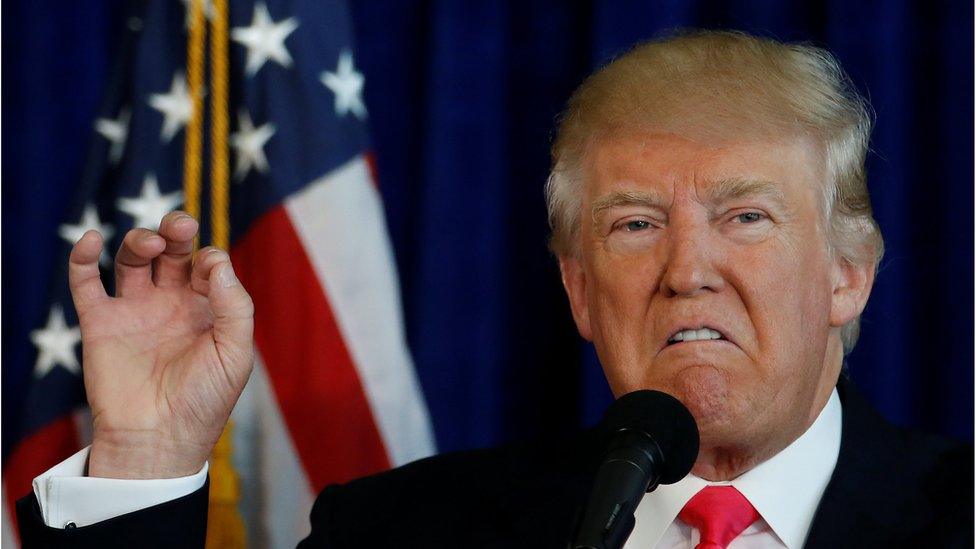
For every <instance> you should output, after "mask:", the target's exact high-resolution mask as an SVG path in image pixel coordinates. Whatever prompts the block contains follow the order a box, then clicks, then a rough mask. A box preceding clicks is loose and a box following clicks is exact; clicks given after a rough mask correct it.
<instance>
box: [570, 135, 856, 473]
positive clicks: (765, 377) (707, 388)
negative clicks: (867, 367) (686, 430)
mask: <svg viewBox="0 0 976 549" xmlns="http://www.w3.org/2000/svg"><path fill="white" fill-rule="evenodd" d="M585 175H586V181H587V185H586V188H585V190H584V196H583V200H582V210H581V221H580V255H579V258H569V257H567V258H563V259H562V260H561V266H562V269H563V280H564V283H565V285H566V289H567V292H568V293H569V296H570V301H571V304H572V307H573V314H574V317H575V319H576V322H577V326H578V327H579V329H580V333H581V334H582V335H583V336H584V337H585V338H587V339H590V340H592V341H593V342H594V344H595V346H596V349H597V352H598V354H599V356H600V360H601V362H602V363H603V367H604V370H605V372H606V376H607V379H608V380H609V382H610V386H611V389H612V390H613V392H614V394H616V395H617V396H619V395H621V394H624V393H627V392H630V391H634V390H637V389H657V390H662V391H665V392H667V393H670V394H673V395H675V396H676V397H678V398H679V399H680V400H681V401H682V402H684V403H685V405H686V406H688V407H689V409H690V410H691V412H692V414H693V415H694V416H695V418H696V420H697V422H698V424H699V429H700V431H701V435H702V450H703V452H707V451H709V448H711V449H712V450H714V451H725V452H729V453H736V452H742V451H745V452H759V453H760V454H762V453H769V452H775V451H778V450H779V449H782V448H783V447H785V446H786V445H787V444H789V442H791V441H792V440H794V439H795V438H796V437H798V436H799V435H800V434H802V432H803V431H804V430H805V429H806V428H807V427H808V426H809V425H810V423H811V422H812V421H813V420H814V419H815V418H816V416H817V414H818V413H819V411H820V410H821V408H822V406H823V405H824V403H825V402H826V400H827V398H828V397H829V395H830V392H831V390H832V388H833V386H834V384H835V383H836V380H837V376H838V373H839V368H840V364H841V358H842V350H841V344H840V339H839V327H840V326H842V325H843V324H844V323H845V322H847V321H848V320H850V319H852V318H854V316H856V315H857V314H859V313H860V310H861V308H862V307H863V305H864V301H865V300H866V299H867V293H866V291H865V289H864V288H863V286H865V285H866V286H867V290H868V291H869V289H870V282H871V279H870V275H869V274H867V272H866V271H867V270H866V269H860V270H859V269H858V268H853V267H850V266H849V265H846V264H842V263H841V262H838V261H834V260H833V259H832V257H831V256H830V254H829V252H828V249H827V244H826V239H825V235H824V230H823V228H822V222H821V219H820V216H821V210H820V203H821V200H822V198H821V197H822V188H823V187H822V185H823V181H824V178H825V168H824V159H823V156H822V155H821V153H820V152H819V150H818V148H817V147H815V146H814V144H813V142H812V141H807V140H804V139H791V140H784V141H782V142H773V141H752V142H738V143H723V144H716V145H705V144H701V143H696V142H693V141H690V140H686V139H684V138H680V137H677V136H674V135H670V134H640V135H629V136H625V137H617V138H613V139H605V140H603V141H600V142H599V143H597V144H596V145H594V146H593V148H592V149H591V155H590V156H589V163H588V166H587V170H586V174H585ZM845 265H846V266H845ZM859 284H860V286H859ZM770 455H771V454H770ZM765 457H768V456H765Z"/></svg>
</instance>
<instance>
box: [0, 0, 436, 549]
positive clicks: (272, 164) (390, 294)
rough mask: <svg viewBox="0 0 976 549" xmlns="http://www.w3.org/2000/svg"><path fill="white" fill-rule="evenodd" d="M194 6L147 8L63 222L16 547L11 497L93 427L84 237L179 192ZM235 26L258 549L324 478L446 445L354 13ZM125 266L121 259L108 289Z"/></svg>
mask: <svg viewBox="0 0 976 549" xmlns="http://www.w3.org/2000/svg"><path fill="white" fill-rule="evenodd" d="M190 6H191V2H190V0H184V2H180V1H179V0H150V1H148V2H133V6H132V13H131V15H130V16H129V17H128V20H127V24H126V28H125V29H121V32H120V33H119V36H118V40H117V44H118V52H119V57H120V59H119V61H118V63H117V66H116V70H115V72H114V77H113V81H112V82H111V83H110V85H109V87H108V88H109V93H108V97H106V100H105V103H104V105H103V108H102V110H101V115H100V117H99V118H98V119H97V120H95V121H94V124H93V126H94V127H93V130H94V133H93V139H92V144H91V151H90V155H89V156H90V158H89V161H88V165H87V167H86V170H85V177H84V178H83V180H82V181H81V183H80V185H79V187H78V195H77V199H76V202H75V204H74V207H73V210H72V213H71V215H70V216H69V218H68V219H66V220H65V221H64V223H63V224H62V225H61V226H60V227H59V228H58V233H59V234H60V235H61V237H63V239H64V246H63V249H62V250H61V252H60V253H61V255H60V256H59V257H58V258H57V261H56V264H57V266H58V269H59V273H58V275H57V276H56V277H55V280H56V283H55V285H54V287H53V289H52V292H51V296H50V300H49V302H48V310H47V311H39V312H38V317H37V318H40V319H42V322H41V323H40V324H39V325H38V326H37V327H36V329H35V330H33V331H32V332H31V336H30V337H31V341H32V343H33V345H34V347H35V349H36V355H35V359H34V360H35V362H34V365H33V367H34V380H33V383H32V384H31V387H30V389H29V395H28V396H27V399H26V400H27V404H26V409H25V410H24V415H23V417H24V423H23V426H22V429H21V436H20V437H19V439H18V440H19V441H18V443H17V444H16V447H15V448H14V449H13V451H11V452H9V453H8V454H7V459H5V461H4V464H3V484H4V487H3V489H4V498H3V501H4V521H5V522H6V524H5V526H6V527H5V528H4V532H5V534H4V535H5V538H7V539H5V540H4V541H5V542H6V543H5V544H4V545H5V546H6V545H7V543H12V542H13V539H12V538H11V537H9V536H10V535H11V534H12V532H13V530H12V529H11V528H10V527H9V526H11V522H10V521H11V519H12V518H13V513H12V510H13V502H14V501H15V500H16V499H18V498H19V497H22V496H24V495H26V494H27V493H29V491H30V490H31V486H30V483H31V480H32V479H33V477H34V476H36V475H38V474H40V473H41V472H43V471H44V470H46V469H48V468H50V467H51V466H53V465H55V464H56V463H58V462H59V461H61V460H63V459H64V458H66V457H68V456H69V455H71V454H72V453H74V452H75V451H76V450H78V449H79V448H81V447H82V446H83V445H84V444H86V443H87V442H88V438H89V437H90V433H89V432H88V425H89V422H90V418H87V417H86V416H85V413H84V407H85V398H84V388H83V384H82V371H81V361H80V356H81V354H80V332H79V329H78V319H77V316H76V314H75V312H74V309H73V306H72V303H71V298H70V295H69V293H68V285H67V273H66V271H65V267H66V265H67V257H68V251H69V250H70V247H71V245H72V244H73V243H74V242H75V241H76V240H77V239H78V238H80V236H81V235H82V234H84V232H85V231H86V230H88V229H93V228H94V229H98V230H100V231H101V232H102V235H103V236H104V237H106V241H107V243H108V245H107V246H106V249H107V250H110V251H112V250H116V249H118V246H119V245H120V243H121V239H122V237H123V235H124V234H125V232H126V231H127V230H129V229H130V228H133V227H139V226H141V227H149V228H156V226H157V225H158V223H159V219H160V218H161V217H162V216H163V215H164V214H165V213H167V212H169V211H171V210H173V209H176V208H179V207H180V206H181V204H182V203H183V200H184V197H183V194H182V174H183V154H184V139H183V138H184V134H185V127H186V124H187V122H188V121H189V119H190V117H191V114H192V111H193V107H192V102H191V98H190V93H189V90H188V87H187V77H186V58H187V55H186V52H187V45H186V44H187V29H188V26H189V22H190V21H191V19H190V15H189V14H190ZM204 13H205V14H207V15H208V16H210V15H211V14H212V6H210V5H209V2H206V3H205V5H204ZM228 18H229V27H230V34H229V37H230V41H229V44H230V49H229V53H230V78H229V88H230V94H229V101H230V113H231V135H230V140H229V143H230V145H231V165H230V172H231V176H230V177H231V192H230V194H231V202H230V211H231V215H230V220H231V255H232V258H233V261H234V265H235V270H236V271H237V274H238V276H239V277H240V279H241V280H242V281H243V283H244V285H245V287H246V288H247V289H248V291H249V293H250V294H251V296H252V298H253V299H254V303H255V309H256V318H255V340H256V350H257V363H256V365H255V369H254V373H253V374H252V376H251V379H250V382H249V383H248V385H247V388H246V389H245V391H244V394H243V396H242V397H241V399H240V401H239V402H238V405H237V407H236V408H235V410H234V413H233V416H232V419H233V420H234V422H235V429H234V438H233V448H234V458H233V461H234V465H235V468H236V470H237V473H238V475H239V478H240V488H241V500H240V505H239V507H240V511H241V513H242V515H243V518H244V521H245V524H246V525H247V530H248V532H247V535H248V541H249V545H251V546H254V547H291V546H294V544H295V543H296V542H297V541H298V540H299V539H301V538H302V537H303V536H304V535H305V534H306V533H307V531H308V528H309V523H308V513H309V511H310V509H311V505H312V502H313V500H314V497H315V495H316V494H317V493H318V491H319V490H321V489H322V488H323V487H324V486H325V485H326V484H329V483H332V482H341V481H345V480H349V479H352V478H355V477H358V476H361V475H364V474H368V473H372V472H376V471H379V470H382V469H385V468H388V467H391V466H396V465H399V464H403V463H406V462H409V461H412V460H415V459H418V458H421V457H424V456H427V455H430V454H432V453H434V440H433V433H432V429H431V426H430V419H429V415H428V412H427V408H426V405H425V403H424V400H423V395H422V392H421V389H420V386H419V384H418V381H417V377H416V375H415V373H414V369H413V364H412V361H411V358H410V354H409V352H408V349H407V346H406V340H405V337H404V332H403V322H402V313H401V307H400V297H399V287H398V281H397V276H396V272H395V267H394V262H393V257H392V249H391V246H390V242H389V239H388V235H387V232H386V225H385V221H384V215H383V206H382V201H381V196H380V193H379V190H378V188H377V186H376V183H375V181H376V177H375V174H374V170H373V163H372V162H371V160H370V150H369V143H368V131H367V126H366V121H367V118H368V110H367V108H366V105H365V104H364V102H363V88H364V85H365V79H364V77H363V74H362V72H361V71H360V70H359V69H358V68H357V65H356V58H355V55H354V52H353V47H352V46H353V40H352V34H351V28H350V21H349V19H350V16H349V11H348V8H347V6H346V5H345V4H344V3H343V2H338V1H323V0H304V1H303V0H267V1H258V2H246V1H233V2H230V6H229V14H228ZM204 93H206V90H204ZM203 211H207V208H206V207H204V208H203ZM202 221H204V229H206V228H207V227H206V219H204V220H202ZM111 260H112V258H111V255H110V252H106V254H105V256H104V257H103V265H104V267H105V268H104V270H103V277H104V280H105V282H106V286H107V287H108V288H109V290H110V291H111V286H112V282H111V271H112V269H111Z"/></svg>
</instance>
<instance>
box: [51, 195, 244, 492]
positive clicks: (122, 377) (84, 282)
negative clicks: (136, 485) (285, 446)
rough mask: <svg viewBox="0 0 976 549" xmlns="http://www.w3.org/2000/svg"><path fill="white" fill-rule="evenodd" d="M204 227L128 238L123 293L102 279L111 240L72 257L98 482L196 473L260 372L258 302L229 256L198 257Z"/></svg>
mask: <svg viewBox="0 0 976 549" xmlns="http://www.w3.org/2000/svg"><path fill="white" fill-rule="evenodd" d="M198 228H199V225H198V223H197V221H196V220H195V219H193V218H192V217H190V216H189V215H188V214H186V213H184V212H178V211H177V212H171V213H169V214H167V215H166V216H165V217H164V218H163V219H162V221H161V222H160V225H159V231H158V232H154V231H150V230H148V229H133V230H131V231H129V232H128V233H127V234H126V235H125V238H124V240H123V242H122V246H121V248H120V249H119V252H118V254H117V255H116V257H115V276H116V296H115V297H110V296H108V295H107V294H106V292H105V287H104V286H103V285H102V282H101V279H100V277H99V272H98V258H99V255H100V254H101V250H102V245H103V244H102V237H101V235H100V234H99V233H98V232H97V231H88V232H87V233H85V235H84V236H82V237H81V239H80V240H79V241H78V242H77V243H76V244H75V246H74V248H73V249H72V250H71V256H70V258H69V266H68V275H69V284H70V286H71V295H72V298H73V299H74V303H75V309H76V310H77V311H78V319H79V322H80V325H81V339H82V349H83V369H84V374H85V389H86V391H87V393H88V402H89V404H90V405H91V410H92V418H93V421H94V439H93V442H92V449H91V455H90V457H89V462H88V474H89V476H98V477H112V478H172V477H178V476H186V475H191V474H194V473H196V472H197V471H199V470H200V468H201V467H202V466H203V463H204V461H205V460H206V459H207V456H208V455H209V454H210V452H211V450H212V449H213V446H214V444H216V442H217V438H218V437H219V436H220V433H221V431H222V430H223V427H224V424H225V423H226V422H227V418H228V417H229V416H230V412H231V410H232V409H233V407H234V404H235V403H236V402H237V398H238V397H239V396H240V394H241V391H242V390H243V389H244V384H245V383H246V382H247V378H248V376H249V375H250V373H251V368H252V366H253V361H254V354H253V347H254V344H253V326H254V305H253V303H252V302H251V297H250V296H249V295H248V294H247V292H246V291H245V290H244V287H243V286H242V285H241V283H240V281H239V280H238V279H237V277H236V276H235V274H234V270H233V267H232V266H231V263H230V257H229V255H228V254H227V252H225V251H223V250H219V249H217V248H213V247H208V248H203V249H201V250H199V251H198V252H196V253H195V254H194V253H193V238H194V236H195V235H196V233H197V230H198Z"/></svg>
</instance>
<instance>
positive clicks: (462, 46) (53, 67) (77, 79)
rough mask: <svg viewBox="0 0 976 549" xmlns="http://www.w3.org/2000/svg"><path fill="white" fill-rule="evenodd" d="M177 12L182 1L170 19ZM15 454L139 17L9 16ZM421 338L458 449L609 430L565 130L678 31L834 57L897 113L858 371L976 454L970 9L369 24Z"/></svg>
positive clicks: (8, 385) (391, 195)
mask: <svg viewBox="0 0 976 549" xmlns="http://www.w3.org/2000/svg"><path fill="white" fill-rule="evenodd" d="M175 1H177V0H174V2H175ZM2 7H3V12H4V17H3V29H2V30H3V62H2V72H3V74H2V76H3V80H4V86H3V89H2V96H3V97H2V101H3V117H2V126H3V127H2V132H3V136H2V137H3V141H2V143H3V144H2V162H3V186H2V204H3V217H2V229H3V247H2V256H3V257H2V260H3V282H2V283H3V303H2V310H3V334H2V338H3V341H2V344H3V345H2V354H3V356H2V359H3V366H4V367H3V440H4V443H5V450H9V445H8V444H6V443H7V442H8V441H10V440H11V437H12V436H15V429H16V427H17V425H18V423H19V417H20V408H21V405H22V395H23V388H24V387H25V386H26V383H27V380H28V378H29V376H30V375H31V373H30V370H31V364H30V363H29V362H28V361H29V360H31V358H30V357H31V356H32V355H31V354H30V351H31V344H30V342H29V339H28V333H29V331H30V330H31V329H33V328H35V327H37V326H38V325H41V324H42V323H43V321H44V319H45V318H46V314H47V311H45V310H44V300H45V295H46V293H47V291H48V286H49V284H50V273H51V271H52V262H53V261H54V260H55V254H56V250H57V245H58V239H59V237H58V235H57V226H58V224H59V223H60V221H61V220H62V217H63V214H64V213H65V209H66V207H67V206H68V203H69V201H70V200H71V199H72V196H73V189H74V186H75V184H76V182H77V181H78V180H79V178H80V176H81V173H82V170H83V169H84V157H85V152H86V148H87V143H88V141H89V139H90V138H91V134H92V132H91V128H92V122H93V117H94V114H95V112H96V108H97V106H98V104H99V102H100V100H101V95H102V92H103V90H104V88H105V86H106V83H107V79H108V77H109V73H110V70H109V69H110V66H111V62H112V57H113V53H114V51H113V48H114V47H115V46H116V45H115V44H113V43H112V41H111V40H112V36H114V35H116V34H117V33H116V32H114V31H115V30H116V29H118V26H119V25H123V24H125V21H123V13H124V7H125V6H124V2H122V1H121V0H86V1H85V2H80V3H79V2H55V1H52V0H34V1H29V2H28V1H19V2H14V1H7V0H4V2H3V4H2ZM352 8H353V14H354V24H355V27H356V32H357V50H356V54H357V58H356V63H357V65H358V66H359V67H360V68H361V69H362V70H363V71H364V73H365V75H366V100H367V105H368V107H369V112H370V124H371V127H372V132H373V143H374V146H375V150H376V155H377V159H378V166H379V176H380V184H381V188H382V191H383V194H384V197H385V201H386V208H387V215H388V223H389V227H390V232H391V234H392V238H393V242H394V245H395V249H396V255H397V262H398V266H399V269H400V276H401V281H402V287H403V294H404V306H405V309H406V311H405V312H406V319H407V330H408V336H409V340H410V344H411V346H412V349H413V353H414V356H415V359H416V363H417V368H418V370H419V375H420V379H421V382H422V384H423V388H424V391H425V394H426V397H427V401H428V403H429V406H430V409H431V412H432V415H433V420H434V427H435V430H436V435H437V439H438V443H439V445H440V448H441V449H442V450H454V449H460V448H470V447H478V446H487V445H493V444H497V443H501V442H504V441H507V440H513V439H520V438H525V437H528V436H532V435H533V434H536V433H538V432H540V431H541V430H543V429H553V430H568V429H572V428H574V427H575V426H577V425H580V424H588V423H591V422H593V421H594V420H595V418H596V417H597V416H598V414H599V412H600V411H601V410H602V409H603V407H604V406H605V405H606V404H607V403H608V402H609V399H610V395H609V391H608V390H607V388H606V384H605V382H604V380H603V377H602V373H601V371H600V369H599V365H598V364H597V362H596V360H595V356H594V353H593V351H592V348H591V347H590V346H588V345H585V344H584V343H583V342H582V341H581V340H580V339H579V337H578V336H577V335H576V332H575V329H574V326H573V324H572V320H571V318H570V315H569V311H568V307H567V304H566V299H565V297H564V295H563V292H562V289H561V286H560V283H559V278H558V273H557V269H556V265H555V262H554V261H553V259H552V258H551V257H550V256H549V254H548V252H547V250H546V233H547V226H546V222H545V208H544V203H543V197H542V186H543V182H544V181H545V177H546V172H547V169H548V146H549V143H550V139H551V136H552V131H553V121H554V118H555V116H556V114H557V113H558V112H559V110H560V109H561V108H562V105H563V104H564V102H565V100H566V99H567V98H568V96H569V94H570V93H571V91H572V90H573V89H574V88H575V87H576V86H577V85H578V84H579V83H580V82H581V81H582V79H583V78H584V77H585V75H586V74H588V73H589V72H590V71H592V70H593V69H594V68H595V67H598V66H600V65H601V64H602V63H604V62H605V61H606V60H607V59H609V58H611V57H612V56H613V55H614V54H616V53H619V52H621V51H623V50H624V49H626V48H627V47H628V46H629V45H631V44H632V43H634V42H636V41H639V40H643V39H647V38H651V37H654V36H656V35H658V34H659V33H661V32H663V31H665V30H667V29H670V28H674V27H708V28H735V29H741V30H746V31H750V32H755V33H759V34H763V35H767V36H772V37H776V38H780V39H784V40H806V41H812V42H814V43H816V44H819V45H823V46H826V47H828V48H829V49H830V50H831V51H833V52H834V53H835V54H836V55H837V56H838V57H839V58H840V60H841V62H842V63H843V65H844V67H845V68H846V69H847V70H848V71H849V73H850V74H851V76H852V78H853V79H854V81H855V83H856V84H857V85H858V86H859V87H860V89H861V90H862V92H864V93H866V94H867V95H868V96H869V97H870V99H871V102H872V104H873V105H874V109H875V110H876V112H877V119H878V122H877V127H876V130H875V132H874V136H873V140H872V151H873V152H872V154H871V156H870V159H869V182H870V183H869V184H870V188H871V190H872V200H873V203H874V207H875V211H876V214H877V217H878V219H879V221H880V223H881V227H882V230H883V232H884V235H885V239H886V242H887V250H888V252H887V255H886V257H885V260H884V263H883V266H882V269H881V273H880V275H879V277H878V280H877V284H876V286H875V290H874V294H873V297H872V298H871V301H870V303H869V305H868V309H867V311H866V313H865V316H864V322H863V335H862V338H861V342H860V344H859V345H858V347H857V349H856V351H855V352H854V353H853V355H852V356H851V357H850V360H849V363H850V368H851V371H852V373H853V377H854V378H855V380H856V382H857V383H858V385H860V387H861V388H862V390H863V391H864V392H865V393H866V394H867V396H868V397H869V399H870V400H871V401H872V402H874V403H875V404H876V405H877V407H878V408H879V409H880V410H881V411H882V412H883V414H884V415H885V416H887V417H888V418H889V419H890V420H892V421H894V422H896V423H900V424H904V425H912V426H918V427H922V428H925V429H928V430H932V431H938V432H942V433H946V434H950V435H953V436H956V437H958V438H962V439H968V440H972V437H973V339H972V334H973V209H972V208H973V188H974V183H973V156H972V151H973V49H972V44H973V27H972V22H973V6H972V3H970V2H964V1H960V2H931V1H922V0H918V1H914V2H909V1H899V0H893V1H889V2H877V1H875V2H870V1H868V2H851V1H849V0H845V1H839V0H830V1H817V2H812V1H797V2H782V1H778V0H748V1H747V0H740V1H728V2H720V1H706V0H699V1H691V2H681V1H676V0H672V1H662V2H647V1H644V2H636V1H634V2H626V1H592V2H575V3H573V2H564V1H556V0H552V1H520V2H507V3H505V2H468V1H456V2H404V1H402V0H358V1H354V2H352Z"/></svg>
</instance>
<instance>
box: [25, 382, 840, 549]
mask: <svg viewBox="0 0 976 549" xmlns="http://www.w3.org/2000/svg"><path fill="white" fill-rule="evenodd" d="M840 433H841V406H840V399H839V398H838V396H837V391H836V390H834V392H833V394H832V395H831V396H830V399H829V400H828V401H827V405H826V406H824V409H823V410H822V411H821V412H820V415H819V416H818V417H817V419H816V421H814V423H813V425H811V426H810V428H809V429H807V431H806V432H805V433H804V434H803V435H802V436H801V437H800V438H798V439H796V440H795V441H793V443H792V444H790V445H789V446H787V447H786V448H785V449H784V450H783V451H782V452H780V453H778V454H776V455H775V456H773V457H772V458H771V459H769V460H768V461H766V462H764V463H762V464H760V465H758V466H757V467H755V468H754V469H752V470H750V471H748V472H746V473H744V474H743V475H741V476H740V477H739V478H737V479H735V480H733V481H730V482H709V481H706V480H704V479H701V478H698V477H696V476H694V475H688V476H687V477H685V478H684V479H682V480H681V481H679V482H677V483H675V484H670V485H666V486H660V487H658V489H657V490H655V491H654V492H651V493H650V494H647V495H646V496H644V499H643V500H641V503H640V505H639V506H638V507H637V511H636V512H635V518H636V521H637V522H636V526H635V527H634V531H633V533H632V534H631V536H630V539H629V540H628V541H627V543H626V545H624V549H638V548H640V549H644V548H650V547H657V548H658V549H677V548H682V549H684V548H688V549H692V548H694V547H695V545H697V543H698V540H699V533H698V530H697V529H695V528H692V527H690V526H687V525H686V524H685V523H683V522H682V521H681V520H680V519H678V518H677V517H678V513H679V512H680V511H681V509H682V508H683V507H684V506H685V503H687V502H688V500H689V499H691V497H692V496H694V495H695V494H696V493H698V491H699V490H701V489H702V488H704V487H705V486H708V485H731V486H734V487H736V488H737V489H738V490H739V491H740V492H742V494H743V495H744V496H745V497H746V499H748V500H749V502H750V503H752V505H753V506H754V507H755V508H756V510H757V511H759V514H760V515H761V518H760V519H759V520H758V521H756V522H755V523H753V524H752V525H751V526H749V527H748V528H746V530H745V531H743V532H742V534H740V535H739V536H738V537H737V538H735V539H734V540H732V542H731V543H730V544H729V547H728V549H756V548H774V547H775V548H782V547H787V548H789V549H792V548H799V547H802V545H803V541H804V540H805V539H806V536H807V531H808V530H809V529H810V523H811V522H812V521H813V515H814V512H815V511H816V510H817V505H818V503H819V502H820V497H821V496H822V495H823V492H824V489H825V488H826V487H827V482H828V481H829V480H830V475H831V474H832V473H833V470H834V465H836V463H837V455H838V454H839V452H840ZM88 451H89V448H85V449H84V450H82V451H80V452H78V453H77V454H75V455H73V456H71V457H70V458H68V459H66V460H65V461H63V462H61V463H60V464H58V465H56V466H55V467H53V468H52V469H49V470H48V471H47V472H45V473H44V474H42V475H41V476H39V477H37V478H35V479H34V495H36V496H37V501H38V504H39V505H40V508H41V516H42V517H43V518H44V523H45V524H47V525H48V526H51V527H55V528H64V527H65V526H66V525H67V524H68V523H74V525H75V526H79V527H80V526H86V525H89V524H94V523H96V522H99V521H103V520H107V519H110V518H113V517H116V516H119V515H122V514H125V513H131V512H133V511H138V510H140V509H143V508H146V507H151V506H153V505H157V504H160V503H163V502H166V501H170V500H173V499H176V498H179V497H182V496H185V495H187V494H190V493H192V492H194V491H196V490H198V489H199V488H200V487H201V486H203V483H204V482H205V481H206V478H207V467H208V466H207V464H204V466H203V468H202V469H200V472H198V473H197V474H195V475H191V476H188V477H181V478H174V479H160V480H120V479H106V478H93V477H86V476H84V475H85V464H86V462H87V460H88Z"/></svg>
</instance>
